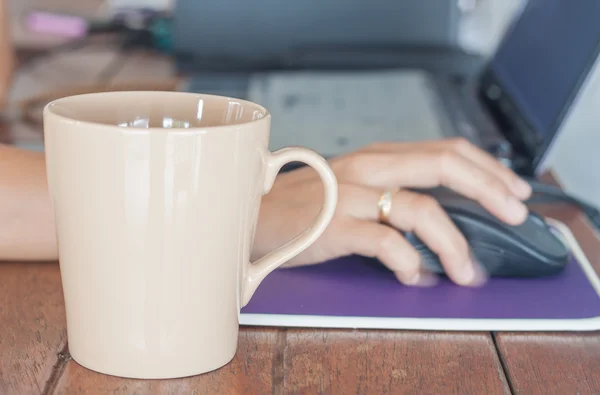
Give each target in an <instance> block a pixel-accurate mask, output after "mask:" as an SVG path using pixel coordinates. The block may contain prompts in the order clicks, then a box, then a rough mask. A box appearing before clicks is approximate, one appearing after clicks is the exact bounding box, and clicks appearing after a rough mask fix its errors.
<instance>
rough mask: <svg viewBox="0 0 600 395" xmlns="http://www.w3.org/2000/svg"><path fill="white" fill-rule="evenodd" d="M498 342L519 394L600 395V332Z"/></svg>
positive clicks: (512, 337) (522, 336)
mask: <svg viewBox="0 0 600 395" xmlns="http://www.w3.org/2000/svg"><path fill="white" fill-rule="evenodd" d="M497 342H498V348H499V350H500V355H501V357H502V360H503V361H504V364H505V366H506V369H507V374H508V378H509V380H510V383H511V388H512V391H513V392H514V393H515V394H527V395H537V394H539V395H564V394H581V395H584V394H590V395H591V394H600V335H599V334H598V333H597V332H596V333H588V334H580V333H575V334H567V333H540V334H536V333H527V334H518V333H506V334H502V335H499V336H498V339H497Z"/></svg>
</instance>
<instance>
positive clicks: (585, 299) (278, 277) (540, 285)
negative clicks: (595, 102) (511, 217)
mask: <svg viewBox="0 0 600 395" xmlns="http://www.w3.org/2000/svg"><path fill="white" fill-rule="evenodd" d="M551 223H552V225H553V226H554V227H555V228H556V229H557V230H558V231H559V232H560V234H561V235H562V236H563V238H564V239H565V241H566V243H567V244H568V245H569V246H570V248H571V251H572V258H571V261H570V262H569V264H568V265H567V267H566V268H565V270H564V271H563V272H562V273H560V274H558V275H556V276H553V277H547V278H536V279H514V278H492V279H490V280H489V281H488V283H486V284H485V285H484V286H483V287H481V288H465V287H459V286H457V285H455V284H453V283H452V282H450V281H449V280H447V279H445V278H442V279H441V280H440V282H439V283H438V284H437V285H436V286H434V287H432V288H413V287H406V286H403V285H402V284H400V283H399V282H398V281H397V280H396V278H395V277H394V275H393V274H392V273H391V272H389V271H387V270H386V269H385V268H383V267H382V266H381V265H380V264H374V262H373V260H371V259H368V258H364V257H359V256H351V257H344V258H340V259H336V260H332V261H329V262H326V263H323V264H319V265H314V266H306V267H298V268H287V269H277V270H275V271H274V272H273V273H271V274H270V275H269V276H267V278H266V279H265V280H264V281H263V283H262V284H261V285H260V286H259V288H258V290H257V291H256V293H255V294H254V296H253V298H252V300H251V301H250V303H249V304H248V305H247V306H246V307H244V308H243V309H242V313H241V315H240V324H242V325H258V326H289V327H321V328H369V329H415V330H461V331H471V330H473V331H482V330H483V331H500V330H510V331H544V330H560V331H569V330H573V331H585V330H600V280H599V279H598V277H597V276H596V274H595V272H594V270H593V268H592V267H591V265H590V263H589V262H588V260H587V259H586V257H585V255H584V254H583V252H582V251H581V249H580V248H579V245H578V244H577V242H576V240H575V238H574V237H573V235H572V234H571V232H570V230H569V229H568V228H567V227H566V226H565V225H563V224H561V223H558V222H556V221H551Z"/></svg>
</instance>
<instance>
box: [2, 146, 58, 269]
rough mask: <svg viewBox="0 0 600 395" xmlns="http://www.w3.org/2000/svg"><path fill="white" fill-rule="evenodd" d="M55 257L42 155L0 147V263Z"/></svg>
mask: <svg viewBox="0 0 600 395" xmlns="http://www.w3.org/2000/svg"><path fill="white" fill-rule="evenodd" d="M57 256H58V253H57V248H56V236H55V229H54V217H53V214H52V207H51V204H50V198H49V195H48V186H47V181H46V166H45V162H44V154H43V153H38V152H30V151H25V150H21V149H17V148H12V147H8V146H5V145H0V260H2V261H7V260H54V259H56V258H57Z"/></svg>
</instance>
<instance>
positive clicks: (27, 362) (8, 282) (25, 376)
mask: <svg viewBox="0 0 600 395" xmlns="http://www.w3.org/2000/svg"><path fill="white" fill-rule="evenodd" d="M0 300H1V304H0V394H11V395H12V394H15V395H16V394H19V395H20V394H38V393H42V392H43V391H44V388H45V386H46V385H47V383H48V382H50V381H52V378H53V377H54V376H55V375H56V374H59V372H57V373H55V372H53V368H54V366H55V365H57V363H58V361H59V359H60V356H59V353H60V352H61V351H62V350H63V349H64V347H65V344H66V338H67V336H66V335H67V334H66V329H65V310H64V302H63V295H62V287H61V282H60V272H59V269H58V265H57V264H55V263H0Z"/></svg>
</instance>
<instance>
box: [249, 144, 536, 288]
mask: <svg viewBox="0 0 600 395" xmlns="http://www.w3.org/2000/svg"><path fill="white" fill-rule="evenodd" d="M330 164H331V167H332V169H333V170H334V172H335V174H336V176H337V178H338V183H339V202H338V206H337V211H336V214H335V217H334V219H333V221H332V222H331V224H330V225H329V227H328V229H327V230H326V231H325V233H323V235H322V236H321V237H320V238H319V240H317V242H315V243H314V244H313V245H312V246H311V247H310V248H309V249H307V250H306V251H304V252H303V253H302V254H300V255H298V256H297V257H296V258H295V259H293V260H292V261H290V262H289V263H288V264H287V265H294V266H296V265H308V264H314V263H319V262H323V261H326V260H329V259H333V258H336V257H340V256H345V255H351V254H359V255H364V256H369V257H376V258H378V259H379V260H380V261H381V262H382V263H383V264H385V265H386V266H387V267H388V268H389V269H391V270H392V271H393V272H394V273H395V275H396V277H397V278H398V280H399V281H401V282H402V283H404V284H407V285H429V284H432V283H434V282H435V280H436V277H435V276H433V275H432V274H430V273H427V272H426V271H425V270H424V269H423V268H422V267H421V264H420V258H419V255H418V253H417V251H416V250H415V249H414V248H413V247H412V246H411V245H410V244H409V243H408V242H407V241H406V240H405V239H404V238H403V237H402V235H401V233H400V232H398V231H397V230H396V229H394V228H392V227H390V226H387V225H384V224H381V223H379V222H378V215H379V211H378V206H377V202H378V201H379V197H380V196H381V193H382V192H383V191H384V190H388V189H396V188H400V189H399V191H398V192H397V193H395V194H394V196H393V203H392V212H391V213H390V225H392V226H393V227H395V228H397V229H400V230H403V231H414V232H415V233H416V234H417V236H419V238H420V239H421V240H423V241H424V242H425V243H426V244H427V245H428V246H429V248H430V249H431V250H432V251H434V252H435V253H436V254H438V256H439V257H440V261H441V263H442V265H443V266H444V269H445V271H446V273H447V274H448V276H449V277H450V278H451V279H452V280H453V281H454V282H456V283H457V284H460V285H472V286H475V285H478V284H481V283H482V282H483V281H484V280H485V273H484V272H483V270H482V269H481V267H480V266H479V265H478V264H477V262H475V261H474V260H473V258H472V256H471V254H470V250H469V246H468V244H467V242H466V240H465V238H464V237H463V235H462V234H461V233H460V231H459V230H458V229H457V228H456V226H455V225H454V224H453V222H452V221H451V220H450V218H449V217H448V215H447V214H446V213H445V212H444V210H443V209H442V208H441V207H440V206H439V204H438V203H437V201H435V200H434V199H433V198H431V197H429V196H426V195H421V194H418V193H415V192H411V191H407V190H405V189H403V188H407V187H408V188H432V187H436V186H445V187H448V188H450V189H453V190H454V191H455V192H458V193H460V194H462V195H464V196H466V197H468V198H471V199H473V200H476V201H478V202H479V203H480V204H481V205H482V206H483V207H484V208H486V209H487V210H488V211H489V212H490V213H492V214H493V215H495V216H496V217H498V218H499V219H501V220H503V221H504V222H506V223H508V224H512V225H517V224H520V223H522V222H523V221H524V220H525V218H526V216H527V208H526V206H525V205H524V204H523V202H522V200H524V199H527V198H528V197H529V196H530V194H531V188H530V187H529V185H528V184H527V183H526V182H525V181H523V180H521V179H520V178H519V177H518V176H517V175H516V174H514V173H513V172H512V171H511V170H510V169H508V168H506V167H505V166H503V165H502V164H501V163H500V162H498V161H496V160H495V159H494V158H493V157H492V156H490V155H489V154H487V153H486V152H484V151H482V150H480V149H479V148H477V147H475V146H474V145H472V144H470V143H468V142H467V141H465V140H463V139H453V140H442V141H435V142H418V143H385V144H383V143H380V144H375V145H371V146H369V147H366V148H365V149H362V150H359V151H356V152H353V153H351V154H348V155H345V156H343V157H339V158H336V159H334V160H332V161H331V162H330ZM322 201H323V195H322V186H321V181H320V180H319V178H318V176H317V175H316V173H315V172H314V171H313V170H312V169H310V168H308V167H306V168H301V169H298V170H294V171H291V172H289V173H283V174H280V175H279V176H278V177H277V180H276V181H275V184H274V185H273V188H272V190H271V192H270V193H269V194H268V195H266V196H265V197H264V199H263V203H262V208H261V212H260V217H259V221H258V227H257V234H256V243H255V248H254V251H253V252H254V254H253V255H254V258H259V257H260V256H262V255H264V254H265V253H267V252H269V251H271V250H273V249H275V248H277V247H278V246H280V245H282V244H283V243H285V242H286V241H288V240H290V239H292V238H293V237H295V236H296V235H298V234H299V233H301V232H302V230H304V229H306V228H307V227H308V226H309V225H310V223H311V222H312V221H313V219H314V218H315V217H316V215H317V214H318V211H319V210H320V208H321V204H322Z"/></svg>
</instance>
